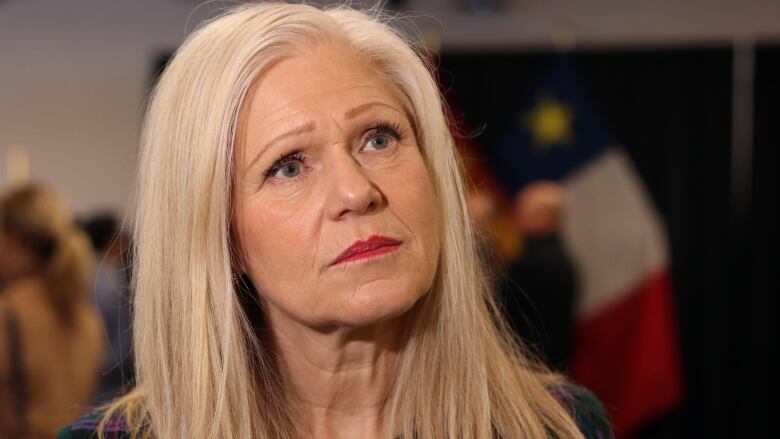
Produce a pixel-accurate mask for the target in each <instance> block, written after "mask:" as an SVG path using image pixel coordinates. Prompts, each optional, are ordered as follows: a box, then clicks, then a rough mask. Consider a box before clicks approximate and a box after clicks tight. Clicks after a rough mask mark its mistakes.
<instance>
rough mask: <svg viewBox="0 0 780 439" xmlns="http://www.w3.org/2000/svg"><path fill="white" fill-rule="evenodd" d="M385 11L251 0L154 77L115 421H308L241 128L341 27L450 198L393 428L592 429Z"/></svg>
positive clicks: (278, 429)
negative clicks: (504, 275) (502, 309)
mask: <svg viewBox="0 0 780 439" xmlns="http://www.w3.org/2000/svg"><path fill="white" fill-rule="evenodd" d="M378 16H379V15H378V13H377V12H376V11H373V12H368V13H366V12H359V11H356V10H353V9H351V8H349V7H343V6H342V7H333V8H326V9H319V8H317V7H313V6H307V5H289V4H276V3H266V4H253V5H244V6H240V7H237V8H235V9H232V10H230V11H229V12H227V13H225V14H224V15H222V16H220V17H219V18H216V19H214V20H211V21H210V22H208V23H206V24H205V25H204V26H202V27H201V28H200V29H199V30H197V31H196V32H194V33H193V34H192V35H191V36H190V37H189V38H188V39H187V40H186V41H185V43H184V44H183V45H182V46H181V47H180V48H179V50H178V51H177V53H176V54H175V56H174V57H173V59H172V60H171V62H170V64H169V65H168V66H167V68H166V69H165V72H164V73H163V74H162V77H161V78H160V81H159V83H158V84H157V86H156V88H155V90H154V93H153V96H152V99H151V103H150V107H149V110H148V114H147V118H146V123H145V126H144V131H143V136H142V145H141V158H140V170H139V173H138V183H137V217H136V221H135V232H134V238H135V245H136V247H135V254H134V258H135V265H134V291H135V319H134V334H135V345H134V349H135V355H136V367H137V371H136V378H137V383H136V388H135V389H134V390H133V391H132V392H131V393H130V394H129V395H127V396H125V397H124V398H122V399H120V400H118V401H116V402H115V403H114V404H113V405H112V406H111V407H110V408H109V410H108V411H107V412H106V414H105V416H104V422H105V421H106V420H108V419H110V418H111V417H112V416H114V415H116V414H117V413H121V414H122V415H123V416H124V417H125V418H126V420H127V422H128V424H129V425H131V426H132V427H133V428H135V429H136V430H135V431H136V433H137V435H138V436H155V437H160V438H178V437H196V438H202V437H221V438H269V439H270V438H273V439H276V438H293V437H297V436H298V435H299V434H300V431H298V430H296V425H295V423H294V420H293V419H292V416H291V414H290V409H289V405H288V403H287V402H288V398H287V392H286V391H285V389H284V386H283V384H282V382H281V380H280V378H279V373H278V367H277V364H276V362H275V361H274V359H273V354H272V352H270V351H269V348H268V344H267V342H266V340H264V339H263V336H262V333H258V331H256V329H257V328H256V327H253V321H252V319H250V318H249V317H248V310H249V313H251V309H252V307H253V305H252V304H251V303H250V304H249V305H247V300H246V297H244V296H245V295H244V294H242V290H243V289H242V288H240V285H241V282H240V281H237V279H236V278H235V276H236V275H235V273H237V272H238V271H237V270H236V269H235V268H236V267H235V264H234V261H236V257H235V254H234V252H235V250H234V248H235V246H234V245H233V242H232V238H231V233H230V230H231V228H230V223H231V209H232V205H231V197H232V194H231V192H232V191H231V181H232V178H233V157H234V145H235V144H236V142H237V136H238V134H239V131H240V117H239V116H240V114H241V110H242V106H243V105H244V100H245V97H246V95H247V93H248V90H249V89H250V87H251V85H252V84H253V82H254V81H255V80H256V79H257V78H258V77H259V76H261V75H263V72H264V71H265V70H267V69H268V68H269V66H270V65H272V64H273V63H274V62H275V61H278V60H279V59H280V58H281V57H284V56H289V55H290V54H291V53H294V51H295V50H296V49H300V48H302V47H309V46H311V45H314V44H319V43H321V42H335V43H340V44H344V45H346V46H347V47H349V48H351V49H353V50H355V51H356V52H358V53H360V54H362V55H363V56H365V57H366V58H367V59H369V60H371V61H372V62H374V63H375V64H376V65H377V66H378V68H379V69H380V70H381V71H382V72H384V74H386V75H387V76H388V77H389V78H390V79H391V80H392V81H393V82H394V84H395V85H396V86H397V87H398V90H399V91H400V92H401V94H402V96H403V98H404V100H405V104H406V105H407V106H408V108H407V111H409V113H410V115H411V116H412V119H413V124H414V125H415V130H416V134H417V137H418V140H419V144H420V145H421V149H422V154H423V157H424V159H425V161H426V163H427V165H428V168H429V172H430V173H431V175H432V179H433V181H434V184H435V188H436V191H437V195H438V200H439V202H440V203H441V209H440V211H441V212H444V213H446V214H445V215H443V218H442V221H441V224H442V225H443V226H442V230H441V242H442V249H441V252H442V253H441V255H440V263H439V270H438V273H437V275H436V280H435V281H434V285H433V287H432V288H431V291H429V293H428V294H427V295H426V296H425V298H424V299H422V301H421V302H420V303H419V304H418V305H417V306H416V307H415V308H414V310H413V311H412V312H413V313H414V314H413V315H412V316H411V317H412V319H411V320H412V322H413V323H412V324H411V326H410V328H409V331H410V336H409V340H408V342H407V343H406V345H405V347H404V348H403V350H402V352H401V354H400V361H399V364H398V366H397V371H396V374H395V379H394V383H393V388H392V390H391V393H390V397H389V399H388V401H387V403H386V404H387V406H386V413H387V416H388V418H387V419H388V423H387V424H388V425H390V426H391V431H388V432H387V435H388V437H392V436H393V435H395V434H397V433H401V434H402V436H403V437H405V438H420V439H434V438H435V439H439V438H465V439H468V438H474V439H487V438H492V437H495V436H499V437H504V438H519V437H532V438H546V437H548V435H554V436H555V437H559V438H581V437H582V435H581V434H580V433H579V432H578V430H577V427H576V425H575V423H574V421H573V420H572V419H571V418H570V417H569V416H568V415H567V413H566V411H565V409H564V408H563V407H562V406H561V405H560V404H559V403H558V402H557V401H556V400H555V399H554V398H553V397H552V396H551V395H550V391H549V390H550V389H549V387H550V386H555V385H556V384H558V383H560V381H561V380H560V379H559V378H558V377H556V376H554V375H551V374H549V373H547V372H546V370H545V369H544V368H543V367H542V366H540V365H539V364H538V363H536V362H535V361H531V360H530V359H529V357H528V356H527V355H524V354H523V353H522V351H521V349H520V348H519V346H518V344H517V343H516V342H515V340H514V338H513V337H512V336H510V335H509V334H510V332H509V331H507V328H506V325H505V323H504V321H503V319H502V317H500V316H499V313H497V312H495V306H494V302H493V299H492V296H491V293H490V287H489V284H488V282H487V277H486V275H485V272H484V270H483V269H482V267H481V264H480V262H479V258H478V257H477V254H476V250H475V242H474V235H473V233H472V230H471V226H470V224H469V221H468V219H467V218H468V216H467V211H466V207H465V206H466V205H465V201H464V200H465V192H466V191H465V186H464V181H463V177H462V172H461V166H460V162H459V160H458V157H457V154H456V150H455V148H454V146H453V140H452V136H451V134H450V131H449V128H448V122H447V117H446V115H445V111H444V107H443V103H442V99H441V97H440V95H439V92H438V87H437V84H436V81H435V80H434V78H433V76H432V74H431V71H430V69H429V68H428V66H427V64H426V61H425V59H426V58H425V56H424V55H423V54H421V53H420V52H419V51H416V50H415V49H414V48H413V46H412V45H411V44H410V43H409V42H408V41H407V40H405V39H404V38H403V37H402V36H401V35H400V34H399V33H397V32H395V31H394V30H393V29H392V28H391V27H390V26H389V25H388V24H387V23H386V21H384V20H382V19H381V18H378ZM244 292H245V291H244ZM250 302H251V301H250Z"/></svg>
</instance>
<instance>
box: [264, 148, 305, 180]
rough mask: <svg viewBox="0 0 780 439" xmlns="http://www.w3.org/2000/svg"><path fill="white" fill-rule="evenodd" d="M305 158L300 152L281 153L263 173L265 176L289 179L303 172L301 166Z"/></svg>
mask: <svg viewBox="0 0 780 439" xmlns="http://www.w3.org/2000/svg"><path fill="white" fill-rule="evenodd" d="M305 160H306V158H305V157H304V156H303V154H301V153H300V152H294V153H291V154H287V155H283V156H282V157H279V160H277V161H276V162H275V163H274V164H273V165H271V167H270V168H268V169H267V170H266V171H265V172H264V174H265V176H266V178H276V179H280V180H289V179H291V178H295V177H297V176H298V175H300V174H301V172H303V166H304V162H305Z"/></svg>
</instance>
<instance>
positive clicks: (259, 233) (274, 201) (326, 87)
mask: <svg viewBox="0 0 780 439" xmlns="http://www.w3.org/2000/svg"><path fill="white" fill-rule="evenodd" d="M247 99H248V102H247V105H246V107H245V109H244V112H243V114H242V124H243V125H242V128H243V130H242V137H241V139H240V141H239V142H238V143H239V144H238V145H237V148H236V184H235V191H234V194H235V195H234V197H235V199H234V202H235V216H234V219H233V228H234V232H235V233H236V235H237V237H238V241H239V247H240V251H241V255H242V263H243V266H244V269H245V270H246V271H247V274H248V275H249V277H250V278H251V279H252V282H253V283H254V285H255V286H256V287H257V289H258V291H259V292H260V295H261V296H262V297H263V298H264V299H265V302H266V306H267V312H269V313H275V314H276V315H283V316H284V317H286V318H289V319H292V320H295V321H297V322H299V323H302V324H305V325H307V326H310V327H328V326H333V325H337V326H343V325H345V326H363V325H367V324H371V323H374V322H378V321H381V320H384V319H387V318H390V317H394V316H397V315H400V314H402V313H404V312H405V311H407V310H408V309H409V308H410V307H411V306H412V305H414V303H415V302H416V301H417V300H418V299H420V297H422V296H423V295H425V293H426V292H427V291H428V289H429V288H430V287H431V284H432V283H433V279H434V275H435V272H436V268H437V263H438V258H439V247H440V244H439V227H440V225H439V211H438V202H437V200H436V196H435V193H434V189H433V185H432V182H431V178H430V175H429V173H428V170H427V168H426V166H425V163H424V162H423V158H422V155H421V153H420V147H419V146H418V143H417V139H416V138H415V133H414V130H413V128H412V121H411V120H410V118H409V115H408V114H407V112H406V110H405V108H404V105H403V104H402V100H401V98H400V94H399V91H398V90H397V88H396V87H395V86H394V84H393V83H392V82H391V81H390V80H389V79H388V78H387V77H386V76H385V75H383V74H382V73H381V72H380V70H379V69H378V68H377V66H376V65H374V64H373V63H371V62H369V61H367V60H366V59H365V58H363V57H361V56H360V55H358V54H356V53H355V52H353V51H351V50H349V49H347V48H344V47H342V46H340V45H335V44H321V45H318V46H316V47H314V48H311V49H310V50H308V51H305V52H304V53H301V54H298V55H295V56H293V57H290V58H286V59H284V60H283V61H281V62H279V63H277V64H275V65H274V66H273V67H272V68H271V69H270V70H268V71H266V72H265V73H264V74H263V75H262V77H261V78H260V79H259V80H258V81H257V82H256V83H255V84H254V86H253V91H252V93H250V95H249V96H248V98H247Z"/></svg>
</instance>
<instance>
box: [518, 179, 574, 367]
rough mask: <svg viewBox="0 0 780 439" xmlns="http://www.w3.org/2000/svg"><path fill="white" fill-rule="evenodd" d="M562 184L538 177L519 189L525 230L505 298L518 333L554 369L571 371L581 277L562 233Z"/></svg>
mask: <svg viewBox="0 0 780 439" xmlns="http://www.w3.org/2000/svg"><path fill="white" fill-rule="evenodd" d="M564 208H565V197H564V193H563V189H562V188H561V186H560V185H559V184H558V183H554V182H551V181H537V182H533V183H530V184H528V185H527V186H525V187H524V188H522V189H521V190H520V192H518V193H517V195H516V196H515V198H514V202H513V205H512V212H511V217H512V223H513V224H514V226H515V227H516V229H517V231H518V232H519V233H520V234H521V235H522V239H523V248H522V253H521V255H520V257H519V258H518V259H517V260H515V261H513V262H511V263H510V264H509V265H508V266H507V273H506V281H505V282H504V287H503V296H504V297H503V299H504V301H505V304H506V306H507V316H508V317H509V320H510V323H511V324H512V326H513V327H514V329H515V331H517V333H518V335H520V337H521V338H522V339H523V340H524V341H526V342H527V343H528V344H530V345H531V346H533V347H534V348H535V349H536V351H537V352H538V353H539V355H540V356H541V357H542V358H543V359H544V360H545V362H546V363H547V364H548V366H550V367H551V368H552V369H554V370H558V371H562V372H566V371H567V370H568V367H569V360H570V356H571V351H572V336H573V334H574V303H575V300H576V293H577V279H576V272H575V269H574V266H573V264H572V261H571V258H570V257H569V256H568V255H567V254H566V252H565V250H564V246H563V243H562V241H561V236H560V227H561V217H562V211H563V209H564Z"/></svg>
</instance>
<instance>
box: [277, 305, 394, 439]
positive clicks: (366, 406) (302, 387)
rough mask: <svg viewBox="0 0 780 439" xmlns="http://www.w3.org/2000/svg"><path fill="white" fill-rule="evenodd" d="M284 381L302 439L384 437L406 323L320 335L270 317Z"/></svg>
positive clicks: (338, 329) (328, 332)
mask: <svg viewBox="0 0 780 439" xmlns="http://www.w3.org/2000/svg"><path fill="white" fill-rule="evenodd" d="M268 317H269V323H271V324H270V326H271V328H273V333H274V338H275V344H276V346H275V348H276V351H277V356H278V361H279V367H280V370H281V375H282V379H283V380H284V382H285V385H286V387H287V388H288V389H289V391H290V392H291V394H290V396H291V402H292V405H293V407H292V409H293V413H294V414H295V415H297V416H300V420H301V424H302V427H304V428H305V430H304V429H302V430H301V432H302V433H304V434H303V436H305V437H312V438H342V437H343V438H348V437H349V438H352V437H366V438H372V437H381V436H382V435H383V433H384V429H385V426H384V424H383V415H384V412H385V402H386V401H387V398H388V395H389V393H390V389H391V387H392V381H393V377H394V375H395V367H396V363H397V359H398V352H399V350H400V347H401V345H402V343H401V340H402V337H403V331H402V328H403V321H402V320H403V318H396V319H391V320H388V321H385V322H381V323H377V324H375V325H372V326H370V327H366V328H359V329H354V328H336V329H332V330H328V331H318V330H314V329H312V328H309V327H306V326H304V325H301V324H299V323H297V322H294V321H292V320H290V319H288V318H286V317H285V316H281V315H278V314H276V313H274V312H270V313H269V316H268Z"/></svg>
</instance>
